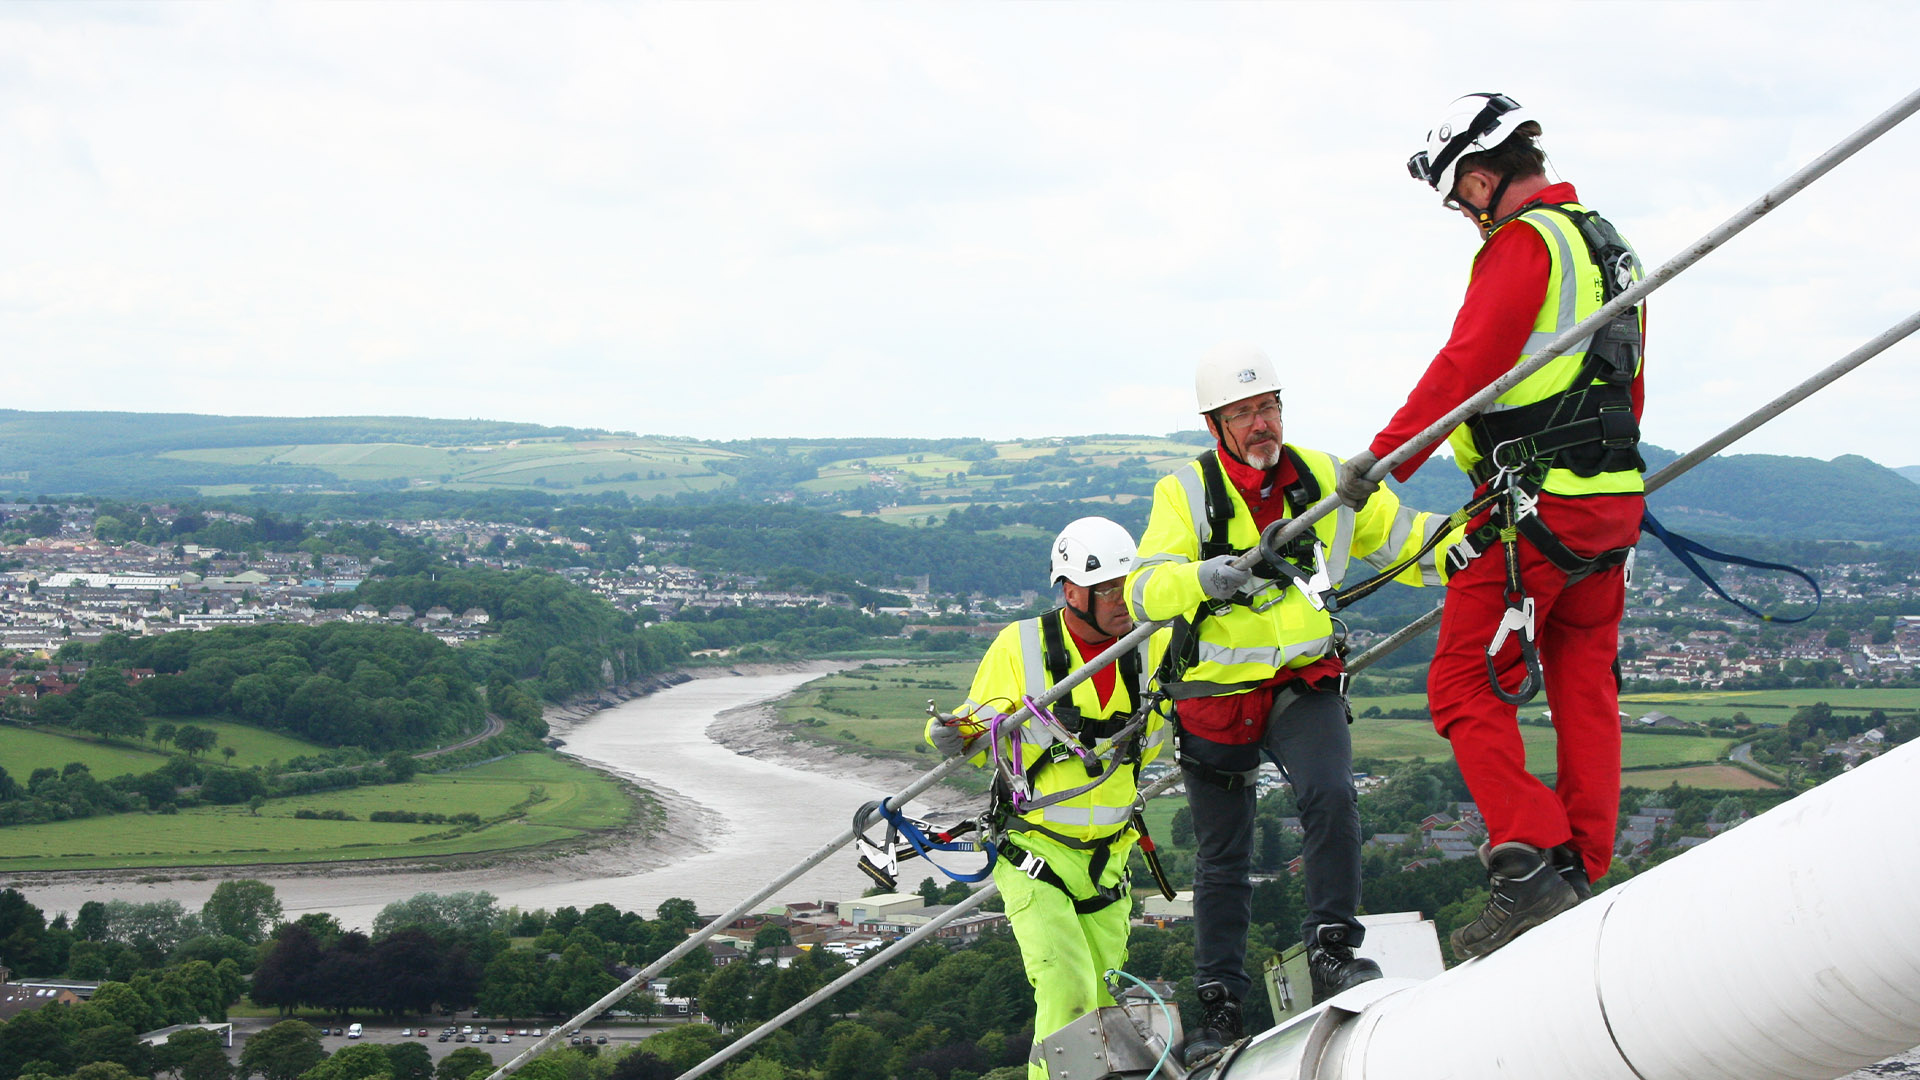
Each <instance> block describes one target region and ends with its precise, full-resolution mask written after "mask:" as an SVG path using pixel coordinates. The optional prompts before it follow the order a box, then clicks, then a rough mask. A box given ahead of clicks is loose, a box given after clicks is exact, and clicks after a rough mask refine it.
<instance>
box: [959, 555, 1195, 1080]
mask: <svg viewBox="0 0 1920 1080" xmlns="http://www.w3.org/2000/svg"><path fill="white" fill-rule="evenodd" d="M1133 560H1134V543H1133V537H1132V536H1130V535H1128V533H1127V530H1126V529H1125V528H1123V527H1122V526H1120V525H1118V524H1116V523H1115V522H1112V521H1109V520H1107V519H1106V518H1098V517H1089V518H1081V519H1079V520H1078V521H1075V522H1073V523H1071V524H1069V525H1068V526H1067V527H1066V528H1065V529H1063V530H1061V532H1060V535H1059V537H1058V538H1056V539H1055V541H1054V545H1053V554H1052V560H1051V561H1052V571H1053V583H1054V584H1055V585H1058V586H1059V587H1060V590H1061V599H1062V605H1061V606H1060V607H1059V608H1056V609H1054V610H1053V611H1049V612H1047V613H1046V614H1045V615H1042V616H1040V617H1039V618H1037V619H1023V620H1021V621H1020V622H1016V623H1013V624H1012V625H1010V626H1008V627H1006V628H1005V629H1004V630H1002V631H1001V632H1000V636H999V637H997V638H995V639H994V642H993V645H992V646H991V647H989V648H988V650H987V654H986V656H985V657H983V658H982V659H981V661H980V667H979V669H978V670H977V671H976V672H975V673H974V677H973V686H972V689H971V690H970V691H969V692H968V694H967V701H966V704H965V705H964V706H963V707H962V708H961V709H960V710H959V711H958V712H957V713H956V714H955V715H954V716H953V717H950V718H937V717H936V718H935V719H933V720H931V721H929V722H928V725H927V741H928V742H930V743H932V744H933V745H934V746H935V747H936V748H938V749H939V750H941V751H942V752H943V753H946V754H947V755H949V756H953V755H957V754H963V753H967V754H970V755H971V757H970V760H971V761H972V762H973V763H974V764H975V765H980V766H983V767H986V766H991V767H992V768H994V770H995V772H996V778H995V784H994V789H995V790H994V797H995V805H996V811H995V813H994V814H993V815H991V816H992V817H993V819H994V820H995V821H996V822H997V830H996V831H998V832H1000V833H1001V834H1002V839H1001V840H1000V858H999V859H998V860H997V861H996V862H995V863H994V867H993V880H994V884H996V885H998V886H999V888H1000V892H1001V895H1002V896H1003V897H1004V898H1005V900H1006V910H1007V919H1008V921H1009V922H1011V923H1012V924H1013V934H1014V937H1015V939H1016V940H1018V941H1019V943H1020V956H1021V959H1022V960H1023V962H1024V963H1025V965H1026V969H1027V981H1028V982H1030V983H1032V984H1033V998H1034V1021H1033V1032H1034V1047H1035V1051H1034V1053H1033V1055H1032V1056H1031V1057H1030V1058H1029V1059H1028V1065H1027V1072H1028V1076H1029V1077H1030V1080H1047V1067H1046V1063H1045V1062H1044V1061H1042V1060H1041V1059H1040V1055H1039V1052H1038V1048H1039V1045H1040V1041H1041V1040H1042V1039H1045V1038H1046V1037H1047V1036H1048V1035H1051V1034H1053V1033H1054V1032H1055V1031H1058V1030H1059V1029H1060V1028H1062V1027H1064V1026H1066V1025H1067V1024H1068V1023H1070V1022H1071V1021H1072V1020H1074V1019H1075V1018H1076V1017H1078V1016H1080V1015H1081V1014H1083V1013H1086V1012H1089V1011H1091V1010H1092V1009H1094V1008H1097V1007H1099V1006H1102V1005H1111V1004H1113V1003H1114V1002H1113V998H1112V996H1111V995H1110V994H1109V993H1108V991H1107V989H1106V985H1105V983H1104V981H1103V979H1102V975H1103V973H1104V972H1106V971H1107V970H1108V969H1109V968H1118V967H1120V966H1121V965H1122V964H1124V963H1125V961H1126V956H1127V929H1128V916H1129V915H1130V914H1131V913H1132V907H1133V904H1132V896H1131V894H1130V893H1129V891H1128V887H1127V860H1128V857H1129V856H1130V855H1131V854H1132V852H1133V849H1134V846H1135V844H1136V843H1137V842H1138V840H1139V838H1140V834H1139V832H1138V831H1137V830H1136V820H1137V819H1136V817H1135V814H1134V803H1135V799H1136V798H1137V796H1138V791H1137V786H1138V779H1139V771H1140V768H1141V766H1143V765H1145V764H1146V763H1148V762H1150V761H1152V760H1153V759H1154V758H1155V757H1156V756H1157V755H1158V754H1159V753H1160V750H1161V747H1162V746H1163V745H1164V743H1165V740H1166V735H1167V727H1166V720H1165V717H1164V716H1163V715H1161V714H1160V712H1159V711H1157V708H1153V707H1150V708H1148V709H1147V710H1146V714H1145V715H1144V716H1141V717H1136V710H1139V709H1140V707H1141V704H1142V702H1143V701H1144V700H1146V698H1147V685H1148V683H1149V681H1150V680H1151V679H1152V678H1153V674H1154V668H1155V666H1156V665H1157V664H1158V663H1159V659H1160V653H1161V651H1162V650H1164V648H1165V645H1166V634H1165V633H1164V632H1163V633H1159V634H1155V635H1153V636H1152V637H1150V638H1148V639H1147V640H1146V641H1144V642H1142V643H1141V644H1140V645H1138V646H1137V647H1135V648H1134V649H1133V650H1131V651H1129V652H1126V653H1123V654H1122V655H1121V657H1120V658H1119V659H1118V660H1116V661H1114V662H1112V663H1109V664H1108V665H1107V666H1106V667H1104V668H1102V669H1100V671H1099V672H1097V673H1095V674H1094V675H1093V676H1092V677H1091V678H1089V679H1087V680H1086V681H1085V682H1083V683H1081V684H1080V685H1079V686H1076V687H1074V689H1073V692H1072V694H1071V695H1070V696H1069V697H1068V698H1066V699H1065V700H1062V701H1060V702H1056V703H1055V704H1054V705H1053V706H1052V707H1051V708H1049V709H1047V710H1046V713H1047V715H1046V716H1044V717H1036V718H1034V719H1029V720H1027V721H1026V722H1024V723H1022V724H1020V725H1019V726H1017V727H1016V726H1013V725H1010V724H1005V725H1003V724H1002V723H1000V721H1001V719H1002V718H1004V717H1008V716H1011V715H1012V714H1013V713H1015V712H1017V711H1018V710H1019V709H1020V707H1021V705H1022V704H1023V703H1024V701H1025V700H1026V699H1032V698H1038V697H1039V696H1040V695H1041V694H1042V693H1044V692H1045V691H1046V690H1047V689H1048V688H1049V687H1051V686H1053V685H1054V684H1055V683H1057V682H1059V681H1060V680H1061V679H1063V678H1064V677H1065V676H1066V675H1067V673H1069V672H1071V671H1073V670H1075V669H1077V668H1079V667H1081V666H1082V665H1083V664H1084V663H1085V662H1086V661H1088V660H1091V659H1092V658H1093V657H1095V656H1097V655H1099V654H1100V653H1101V652H1102V651H1103V650H1105V649H1106V648H1107V647H1108V646H1110V645H1112V644H1113V641H1114V639H1116V638H1119V637H1123V636H1125V635H1126V634H1127V633H1128V632H1129V631H1131V630H1132V629H1133V620H1132V618H1130V617H1129V616H1128V615H1127V607H1126V602H1125V600H1124V599H1123V598H1122V597H1121V595H1120V593H1121V587H1122V583H1123V582H1124V580H1125V578H1126V575H1127V571H1128V570H1130V569H1131V568H1132V567H1133ZM1136 719H1137V720H1138V722H1137V723H1136V722H1135V721H1136ZM1116 743H1117V744H1118V745H1116Z"/></svg>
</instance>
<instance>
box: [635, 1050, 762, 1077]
mask: <svg viewBox="0 0 1920 1080" xmlns="http://www.w3.org/2000/svg"><path fill="white" fill-rule="evenodd" d="M679 1071H680V1070H678V1069H676V1068H674V1067H673V1066H671V1065H669V1064H667V1063H666V1062H664V1061H661V1060H660V1059H659V1058H657V1057H654V1056H653V1055H652V1054H650V1053H648V1052H647V1051H646V1050H645V1049H644V1048H641V1047H635V1048H634V1049H632V1050H630V1051H628V1052H627V1053H625V1054H622V1055H620V1057H619V1058H618V1059H617V1060H615V1061H614V1063H613V1073H612V1075H610V1076H609V1077H608V1078H607V1080H673V1078H674V1076H675V1075H676V1074H678V1073H679ZM738 1072H739V1070H738V1069H736V1070H734V1073H731V1074H729V1075H737V1074H738Z"/></svg>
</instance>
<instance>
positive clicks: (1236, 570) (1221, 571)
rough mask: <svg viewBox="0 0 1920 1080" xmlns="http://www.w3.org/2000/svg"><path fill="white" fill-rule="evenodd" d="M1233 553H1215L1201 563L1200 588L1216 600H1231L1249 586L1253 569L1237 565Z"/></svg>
mask: <svg viewBox="0 0 1920 1080" xmlns="http://www.w3.org/2000/svg"><path fill="white" fill-rule="evenodd" d="M1233 558H1234V557H1233V556H1232V555H1215V556H1214V557H1213V558H1211V559H1208V560H1207V561H1206V562H1203V563H1201V564H1200V590H1201V591H1202V592H1204V593H1206V594H1207V595H1208V596H1210V597H1212V598H1213V599H1215V600H1231V599H1233V595H1234V594H1235V593H1237V592H1239V591H1240V590H1241V589H1244V588H1246V587H1247V581H1248V579H1250V578H1252V577H1253V571H1251V570H1247V569H1244V568H1242V567H1238V566H1235V565H1234V564H1233Z"/></svg>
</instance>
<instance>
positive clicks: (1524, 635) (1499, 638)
mask: <svg viewBox="0 0 1920 1080" xmlns="http://www.w3.org/2000/svg"><path fill="white" fill-rule="evenodd" d="M1515 631H1519V633H1520V638H1521V640H1522V641H1526V642H1531V641H1532V640H1533V597H1531V596H1528V597H1523V598H1522V599H1521V601H1520V603H1519V604H1518V605H1517V606H1516V605H1515V604H1514V603H1513V602H1512V601H1508V603H1507V612H1506V614H1505V615H1502V616H1501V617H1500V629H1498V630H1496V631H1494V634H1493V642H1492V643H1491V644H1489V645H1488V646H1487V656H1488V657H1489V658H1491V657H1492V656H1494V655H1495V654H1497V653H1499V651H1500V646H1502V645H1505V644H1506V643H1507V635H1509V634H1511V633H1513V632H1515Z"/></svg>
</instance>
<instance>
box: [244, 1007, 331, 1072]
mask: <svg viewBox="0 0 1920 1080" xmlns="http://www.w3.org/2000/svg"><path fill="white" fill-rule="evenodd" d="M326 1056H327V1052H326V1051H325V1050H324V1049H322V1048H321V1046H320V1033H319V1032H318V1031H315V1030H314V1029H313V1025H312V1024H309V1023H307V1022H306V1021H305V1020H282V1021H280V1022H279V1023H277V1024H275V1025H273V1026H272V1027H270V1028H268V1029H267V1030H265V1031H262V1032H260V1033H259V1034H258V1035H255V1036H253V1037H252V1038H250V1039H248V1040H247V1041H246V1044H245V1045H244V1047H243V1048H242V1049H241V1051H240V1068H241V1070H242V1071H243V1072H244V1073H246V1074H247V1075H252V1074H254V1073H258V1074H259V1075H260V1076H262V1077H264V1078H265V1080H299V1077H300V1074H302V1073H304V1072H306V1071H307V1070H308V1069H311V1068H313V1067H314V1066H315V1065H318V1064H320V1062H321V1061H322V1060H324V1059H325V1058H326Z"/></svg>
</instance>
